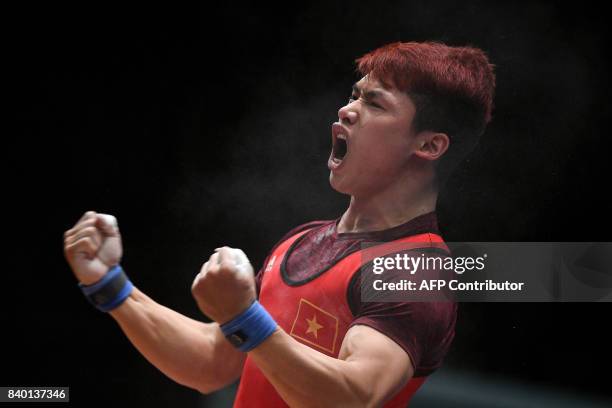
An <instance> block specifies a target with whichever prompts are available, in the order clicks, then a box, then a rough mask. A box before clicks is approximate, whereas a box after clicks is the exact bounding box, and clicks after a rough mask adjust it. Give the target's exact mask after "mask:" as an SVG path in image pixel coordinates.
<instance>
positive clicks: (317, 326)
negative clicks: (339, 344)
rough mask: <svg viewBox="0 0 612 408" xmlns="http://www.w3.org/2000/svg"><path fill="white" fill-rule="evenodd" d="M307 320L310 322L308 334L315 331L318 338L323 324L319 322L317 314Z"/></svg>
mask: <svg viewBox="0 0 612 408" xmlns="http://www.w3.org/2000/svg"><path fill="white" fill-rule="evenodd" d="M306 321H307V322H308V330H306V334H308V333H314V336H315V339H316V338H318V337H317V331H318V330H319V329H321V328H323V326H321V325H320V324H319V323H317V315H314V316H312V319H306Z"/></svg>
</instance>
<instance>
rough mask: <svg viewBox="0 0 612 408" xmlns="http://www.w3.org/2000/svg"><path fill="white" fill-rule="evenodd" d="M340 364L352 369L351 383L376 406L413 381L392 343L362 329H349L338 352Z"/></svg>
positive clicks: (405, 357) (405, 360) (411, 370)
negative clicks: (356, 385)
mask: <svg viewBox="0 0 612 408" xmlns="http://www.w3.org/2000/svg"><path fill="white" fill-rule="evenodd" d="M338 358H339V359H340V360H344V361H346V362H347V363H350V364H351V366H352V367H353V368H354V369H353V370H352V372H353V373H354V375H353V378H352V380H353V381H355V382H356V383H357V384H358V388H359V389H361V390H366V392H367V393H368V394H369V398H368V399H369V400H370V401H372V402H373V404H374V405H375V406H379V405H382V404H383V403H384V402H385V401H388V400H389V399H391V398H392V397H393V396H394V395H395V394H397V393H398V392H399V391H400V390H401V389H402V388H403V387H404V386H405V385H406V383H407V382H408V381H409V380H410V378H412V376H413V374H414V368H413V366H412V362H411V361H410V357H409V356H408V354H407V353H406V352H405V351H404V349H402V348H401V347H400V346H399V345H398V344H397V343H396V342H395V341H393V340H392V339H390V338H389V337H387V336H386V335H384V334H383V333H381V332H379V331H378V330H376V329H373V328H371V327H369V326H365V325H360V324H357V325H354V326H353V327H351V328H350V329H349V330H348V332H347V333H346V336H345V337H344V340H343V341H342V346H341V348H340V354H339V355H338Z"/></svg>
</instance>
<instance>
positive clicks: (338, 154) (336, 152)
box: [332, 135, 347, 161]
mask: <svg viewBox="0 0 612 408" xmlns="http://www.w3.org/2000/svg"><path fill="white" fill-rule="evenodd" d="M342 136H344V135H338V136H337V137H335V138H334V139H335V140H334V145H333V149H332V157H333V158H334V159H336V160H340V161H342V160H343V159H344V156H346V151H347V145H346V139H342ZM344 137H346V136H344Z"/></svg>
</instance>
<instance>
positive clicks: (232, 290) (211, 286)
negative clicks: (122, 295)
mask: <svg viewBox="0 0 612 408" xmlns="http://www.w3.org/2000/svg"><path fill="white" fill-rule="evenodd" d="M191 293H192V295H193V297H194V298H195V300H196V303H197V304H198V307H199V308H200V310H201V311H202V313H204V314H205V315H206V316H208V317H210V318H211V319H213V320H214V321H216V322H217V323H219V324H223V323H226V322H228V321H230V320H232V319H233V318H234V317H236V316H238V315H239V314H240V313H242V312H244V311H245V310H246V309H247V308H248V307H249V306H250V305H251V303H253V301H254V300H255V277H254V275H253V267H252V266H251V264H250V262H249V258H247V256H246V255H245V254H244V252H242V250H240V249H238V248H229V247H223V248H218V249H217V250H216V251H215V253H214V254H212V256H211V257H210V259H209V260H208V262H206V263H205V264H204V266H202V269H201V270H200V273H198V274H197V275H196V277H195V279H194V281H193V284H192V285H191Z"/></svg>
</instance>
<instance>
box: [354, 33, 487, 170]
mask: <svg viewBox="0 0 612 408" xmlns="http://www.w3.org/2000/svg"><path fill="white" fill-rule="evenodd" d="M356 63H357V71H358V72H359V73H360V74H361V75H370V76H373V77H376V78H377V79H378V80H380V81H381V82H382V83H383V85H384V86H387V87H389V86H394V87H395V88H397V89H399V90H400V91H403V92H406V93H407V94H408V96H409V97H410V98H411V100H412V101H413V102H414V104H415V106H416V116H415V119H414V123H413V127H414V129H415V130H416V131H417V132H419V131H423V130H432V131H435V132H442V133H446V134H447V135H448V137H449V139H450V146H449V149H448V151H447V152H446V153H445V154H444V156H443V158H442V160H440V163H439V165H438V174H439V176H442V178H446V177H445V176H447V175H448V174H444V173H449V172H450V171H451V170H452V168H453V167H454V166H455V165H456V164H457V163H458V162H459V161H460V160H461V159H462V158H463V157H465V155H467V154H468V153H469V152H470V151H471V150H472V149H473V148H474V146H475V145H476V144H477V143H478V139H479V138H480V136H481V135H482V134H483V133H484V130H485V128H486V126H487V124H488V123H489V122H490V121H491V111H492V109H493V95H494V92H495V73H494V72H493V68H494V65H492V64H490V63H489V60H488V58H487V56H486V54H485V53H484V51H482V50H480V49H478V48H473V47H451V46H448V45H445V44H442V43H438V42H423V43H417V42H405V43H402V42H396V43H392V44H387V45H384V46H382V47H380V48H378V49H376V50H374V51H372V52H369V53H367V54H366V55H364V56H363V57H361V58H358V59H357V60H356Z"/></svg>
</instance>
